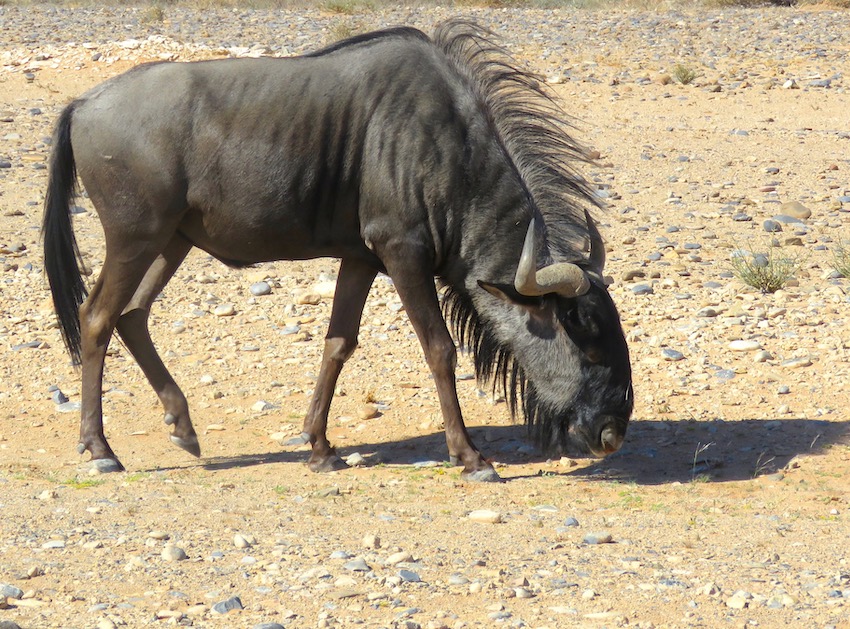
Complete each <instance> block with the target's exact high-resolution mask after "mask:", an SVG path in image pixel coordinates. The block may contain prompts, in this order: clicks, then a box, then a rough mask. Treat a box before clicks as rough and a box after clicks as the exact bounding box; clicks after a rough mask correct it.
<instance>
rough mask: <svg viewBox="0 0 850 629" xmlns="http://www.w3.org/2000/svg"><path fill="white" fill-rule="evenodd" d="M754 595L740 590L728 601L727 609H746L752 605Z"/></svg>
mask: <svg viewBox="0 0 850 629" xmlns="http://www.w3.org/2000/svg"><path fill="white" fill-rule="evenodd" d="M750 599H752V594H750V593H749V592H744V591H742V590H739V591H737V592H735V593H734V594H733V595H732V597H731V598H728V599H726V607H729V608H731V609H744V608H745V607H747V606H748V605H749V604H750Z"/></svg>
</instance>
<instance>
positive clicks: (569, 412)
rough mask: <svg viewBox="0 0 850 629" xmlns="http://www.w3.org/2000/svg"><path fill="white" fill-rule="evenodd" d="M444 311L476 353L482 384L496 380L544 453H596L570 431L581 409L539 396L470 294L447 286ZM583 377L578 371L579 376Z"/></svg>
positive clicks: (466, 345)
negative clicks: (561, 406) (554, 404)
mask: <svg viewBox="0 0 850 629" xmlns="http://www.w3.org/2000/svg"><path fill="white" fill-rule="evenodd" d="M443 314H444V315H445V317H446V320H447V321H448V322H449V324H450V326H451V328H452V332H453V333H454V336H455V339H456V341H457V342H458V344H459V345H460V346H461V347H463V348H465V349H468V350H469V351H471V353H472V357H473V364H474V365H475V375H476V378H477V379H478V382H479V383H482V384H483V383H491V385H492V387H493V392H494V393H502V395H504V398H505V402H506V403H507V405H508V410H509V411H510V414H511V417H512V418H514V419H517V418H519V416H520V415H521V416H522V418H523V419H524V420H525V424H526V427H527V431H528V436H529V438H530V439H531V440H532V442H533V443H534V444H535V445H536V446H537V447H538V448H540V450H541V451H542V452H543V453H544V454H546V455H561V454H565V453H567V452H575V453H579V454H590V451H589V450H588V449H587V447H586V446H585V445H584V443H582V441H583V440H579V441H576V440H574V439H573V438H572V437H571V435H570V429H571V426H572V427H573V429H575V428H576V425H575V423H574V420H575V419H576V417H575V415H576V413H577V412H578V411H576V410H575V409H569V408H568V409H556V408H553V407H552V406H550V405H548V404H545V403H544V402H543V401H541V400H540V399H539V398H538V395H537V391H536V390H535V388H534V385H533V384H532V383H531V382H530V381H529V379H528V378H527V377H526V375H525V373H524V372H523V369H522V367H521V366H520V365H519V363H518V362H517V361H516V360H515V358H514V356H513V354H512V352H511V348H510V347H509V346H508V345H507V344H505V343H504V342H502V341H500V340H499V339H498V338H497V337H496V335H495V334H494V333H493V328H492V326H485V325H484V324H483V323H482V321H481V318H480V317H479V315H478V312H477V311H476V310H475V307H474V305H473V303H472V299H471V298H470V296H469V295H468V294H467V293H465V292H463V291H460V290H457V289H455V288H452V287H451V286H446V287H445V292H444V297H443ZM581 377H582V374H580V373H576V378H577V379H578V378H581ZM571 416H573V417H571ZM568 420H569V421H568Z"/></svg>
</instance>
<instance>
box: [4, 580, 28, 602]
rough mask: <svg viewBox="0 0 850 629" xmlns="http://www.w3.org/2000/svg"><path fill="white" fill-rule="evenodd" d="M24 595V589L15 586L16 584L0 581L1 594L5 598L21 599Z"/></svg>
mask: <svg viewBox="0 0 850 629" xmlns="http://www.w3.org/2000/svg"><path fill="white" fill-rule="evenodd" d="M23 595H24V591H23V590H22V589H21V588H19V587H15V586H14V585H7V584H5V583H0V596H2V597H4V598H14V599H16V600H20V598H21V597H22V596H23Z"/></svg>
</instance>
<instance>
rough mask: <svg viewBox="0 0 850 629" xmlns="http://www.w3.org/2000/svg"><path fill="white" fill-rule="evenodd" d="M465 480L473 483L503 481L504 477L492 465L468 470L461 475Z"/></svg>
mask: <svg viewBox="0 0 850 629" xmlns="http://www.w3.org/2000/svg"><path fill="white" fill-rule="evenodd" d="M460 477H461V478H462V479H464V480H468V481H470V482H473V483H501V482H502V477H501V476H499V474H498V473H497V472H496V470H494V469H493V468H492V467H485V468H484V469H483V470H475V471H473V472H467V471H466V470H464V471H463V473H462V474H461V475H460Z"/></svg>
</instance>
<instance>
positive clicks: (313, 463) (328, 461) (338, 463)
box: [307, 454, 349, 474]
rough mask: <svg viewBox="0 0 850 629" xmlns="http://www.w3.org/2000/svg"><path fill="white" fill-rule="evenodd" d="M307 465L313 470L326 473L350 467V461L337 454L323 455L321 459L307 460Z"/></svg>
mask: <svg viewBox="0 0 850 629" xmlns="http://www.w3.org/2000/svg"><path fill="white" fill-rule="evenodd" d="M307 467H309V468H310V471H311V472H316V473H318V474H324V473H325V472H338V471H339V470H344V469H348V467H349V466H348V463H346V462H345V461H343V460H342V459H341V458H339V457H338V456H337V455H336V454H332V455H331V456H326V457H322V458H321V459H316V460H313V459H310V460H309V461H307Z"/></svg>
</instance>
